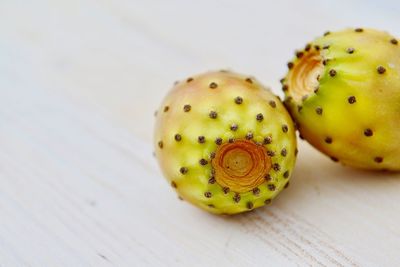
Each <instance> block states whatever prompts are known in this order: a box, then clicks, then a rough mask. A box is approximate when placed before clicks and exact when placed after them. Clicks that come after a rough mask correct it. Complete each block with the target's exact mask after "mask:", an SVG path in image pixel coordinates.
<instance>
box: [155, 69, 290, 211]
mask: <svg viewBox="0 0 400 267" xmlns="http://www.w3.org/2000/svg"><path fill="white" fill-rule="evenodd" d="M156 117H157V118H156V126H155V131H154V144H155V148H156V157H157V159H158V162H159V165H160V167H161V170H162V172H163V174H164V176H165V177H166V179H167V180H168V182H169V183H170V184H171V186H172V187H173V188H175V190H176V191H177V193H178V194H179V196H180V197H181V198H183V199H185V200H187V201H189V202H191V203H193V204H194V205H196V206H198V207H200V208H202V209H205V210H207V211H210V212H212V213H223V214H234V213H240V212H244V211H248V210H252V209H254V208H257V207H260V206H263V205H265V204H268V203H270V202H271V200H272V199H273V198H274V197H275V196H276V195H277V194H278V193H279V192H280V191H282V189H284V188H285V187H287V186H288V182H289V176H290V174H291V172H292V170H293V167H294V163H295V158H296V153H297V149H296V136H295V129H294V126H293V122H292V120H291V118H290V116H289V114H288V113H287V111H286V110H285V108H284V106H283V104H282V103H281V102H280V100H279V98H277V97H276V96H275V95H273V94H272V93H271V92H270V91H269V90H268V89H266V88H264V87H263V86H262V85H261V84H260V83H259V82H257V81H256V80H255V79H254V78H250V77H247V76H242V75H239V74H236V73H232V72H227V71H220V72H208V73H205V74H202V75H198V76H193V77H191V78H188V79H187V80H185V81H182V82H179V83H177V84H176V85H175V86H174V88H173V89H172V90H171V91H170V92H169V93H168V95H167V96H166V97H165V99H164V101H163V103H162V105H161V107H160V108H159V110H158V111H157V115H156Z"/></svg>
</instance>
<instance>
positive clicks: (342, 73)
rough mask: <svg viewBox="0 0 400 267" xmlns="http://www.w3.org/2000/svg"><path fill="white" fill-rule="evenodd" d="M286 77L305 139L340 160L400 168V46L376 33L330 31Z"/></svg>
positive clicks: (288, 97) (365, 166)
mask: <svg viewBox="0 0 400 267" xmlns="http://www.w3.org/2000/svg"><path fill="white" fill-rule="evenodd" d="M288 68H289V71H288V73H287V75H286V77H285V78H284V79H282V80H281V81H282V84H283V87H282V88H283V91H284V92H285V101H284V103H285V105H286V107H287V108H288V110H289V112H290V113H291V115H292V118H293V119H294V121H295V122H296V124H297V126H298V129H299V131H300V137H302V138H304V139H306V140H307V141H308V142H309V143H311V144H312V145H313V146H314V147H316V148H317V149H319V150H320V151H322V152H323V153H325V154H326V155H328V156H330V157H331V159H332V160H334V161H340V162H342V163H343V164H345V165H351V166H354V167H359V168H363V169H371V170H400V138H399V137H400V47H399V44H398V41H397V40H396V39H395V38H393V37H392V36H391V35H389V34H387V33H385V32H381V31H377V30H372V29H360V28H357V29H347V30H343V31H340V32H334V33H330V32H327V33H325V34H324V36H322V37H320V38H317V39H316V40H315V41H313V42H312V43H310V44H307V46H306V47H305V49H304V50H302V51H297V52H296V57H295V59H294V60H293V61H292V62H289V63H288Z"/></svg>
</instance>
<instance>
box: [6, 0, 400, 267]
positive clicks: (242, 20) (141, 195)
mask: <svg viewBox="0 0 400 267" xmlns="http://www.w3.org/2000/svg"><path fill="white" fill-rule="evenodd" d="M398 3H399V2H398V1H378V2H377V1H361V0H360V1H354V2H349V1H343V3H341V4H338V1H329V2H328V1H317V0H315V1H302V2H300V1H293V2H291V1H286V0H285V1H283V0H280V1H274V2H272V1H271V2H270V3H268V2H267V1H248V2H244V1H228V0H220V1H212V0H208V1H204V0H203V1H196V2H195V1H159V2H157V1H130V0H124V1H105V0H104V1H95V0H87V1H78V0H65V1H61V0H60V1H53V0H52V1H51V0H47V1H46V0H37V1H29V0H25V1H24V0H1V1H0V266H297V265H298V266H309V265H311V266H400V252H399V250H400V205H399V203H400V174H384V173H373V172H363V171H359V170H354V169H350V168H345V167H342V166H340V165H338V164H334V163H333V162H331V161H330V160H329V159H327V158H326V157H324V156H322V155H321V154H319V153H318V152H316V151H315V150H314V149H312V148H311V147H310V146H309V145H307V144H306V143H304V142H301V143H300V153H299V159H298V164H297V167H296V170H295V173H294V175H293V177H292V182H291V186H290V188H289V189H288V190H286V191H285V192H283V193H282V194H281V195H280V196H279V197H278V198H277V199H276V201H274V202H273V204H272V205H271V206H269V207H265V208H261V209H258V210H257V211H255V212H251V213H248V214H243V215H239V216H233V217H219V216H214V215H210V214H207V213H205V212H203V211H201V210H198V209H196V208H194V207H192V206H191V205H189V204H187V203H185V202H182V201H179V200H178V199H177V197H176V195H175V193H174V192H172V190H171V189H170V187H169V186H168V185H167V183H166V182H165V180H164V179H163V178H162V176H161V174H160V172H159V170H158V168H157V166H156V164H155V161H154V159H153V157H152V146H151V136H152V125H153V111H154V110H155V108H156V107H157V105H158V103H159V102H160V101H161V98H162V97H163V95H164V94H165V93H166V91H167V90H168V89H169V88H170V86H171V85H172V83H173V82H174V80H175V79H183V78H185V77H187V75H190V74H194V73H199V72H203V71H206V70H210V69H220V68H232V69H234V70H236V71H238V72H243V73H248V74H252V75H255V76H256V77H258V78H259V80H261V81H262V82H263V83H265V84H267V85H270V86H272V87H273V89H274V91H275V92H276V93H280V92H279V91H280V90H279V82H278V81H279V78H280V77H282V76H283V75H284V73H285V71H286V69H285V63H286V62H287V61H288V60H289V59H290V58H291V56H292V53H293V51H294V49H296V48H300V47H303V45H304V44H305V43H306V42H307V41H308V40H311V39H312V38H314V37H315V36H317V35H320V34H322V33H323V32H324V31H326V30H337V29H341V28H343V27H346V26H363V27H366V26H369V27H376V28H380V29H385V30H388V31H390V32H391V33H392V34H394V35H397V36H400V28H399V25H400V17H399V15H398V14H399V13H400V4H398Z"/></svg>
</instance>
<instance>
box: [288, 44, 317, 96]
mask: <svg viewBox="0 0 400 267" xmlns="http://www.w3.org/2000/svg"><path fill="white" fill-rule="evenodd" d="M323 71H324V64H323V58H322V56H321V54H320V52H319V51H312V52H309V53H307V54H305V55H304V56H303V57H302V58H301V59H300V60H299V61H298V62H297V63H296V64H295V65H294V67H293V70H292V71H291V72H290V74H289V76H288V94H289V95H290V96H291V97H292V98H293V99H294V100H295V101H296V102H300V101H301V100H302V99H303V98H304V97H307V96H308V95H310V94H311V93H313V92H314V91H315V90H317V89H318V86H319V78H320V77H321V75H322V73H323Z"/></svg>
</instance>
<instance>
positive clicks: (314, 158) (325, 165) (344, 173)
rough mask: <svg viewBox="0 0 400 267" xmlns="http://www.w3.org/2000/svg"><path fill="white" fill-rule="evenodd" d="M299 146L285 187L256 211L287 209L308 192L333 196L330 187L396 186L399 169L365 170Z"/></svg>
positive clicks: (233, 219)
mask: <svg viewBox="0 0 400 267" xmlns="http://www.w3.org/2000/svg"><path fill="white" fill-rule="evenodd" d="M301 147H302V150H301V152H300V153H299V156H298V159H297V163H296V167H295V170H294V173H293V175H292V177H291V180H290V186H289V188H288V189H286V190H284V191H283V192H281V194H279V195H278V196H277V197H276V198H275V199H274V200H273V201H272V203H271V204H270V205H269V206H266V207H262V208H259V209H257V211H256V212H257V213H261V214H262V213H268V211H269V210H270V209H271V208H272V209H276V208H278V209H279V208H282V207H283V208H289V209H290V205H291V202H292V201H295V202H296V206H299V205H301V204H303V205H307V202H308V201H310V197H308V195H309V194H312V193H314V194H316V195H318V196H319V197H321V198H324V192H325V193H326V194H327V195H329V198H332V199H334V198H335V196H334V194H335V192H336V190H330V188H335V189H340V188H346V190H349V191H355V192H357V191H359V192H360V191H363V192H376V191H377V190H385V189H387V188H393V187H394V186H395V187H396V186H397V187H398V189H400V172H391V171H368V170H362V169H357V168H353V167H350V166H345V165H343V164H341V163H336V162H333V161H331V160H330V159H329V158H328V157H326V156H325V155H323V154H322V153H320V152H318V151H317V150H315V149H314V148H312V147H311V146H310V145H308V144H307V143H304V142H303V143H302V144H301ZM339 191H340V190H339ZM389 193H390V192H389ZM338 196H339V195H338ZM301 202H303V203H301ZM253 214H254V213H253V212H246V213H242V214H238V215H235V216H227V217H226V218H225V220H226V221H227V222H233V223H235V222H237V217H242V218H247V217H252V216H254V215H253Z"/></svg>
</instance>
